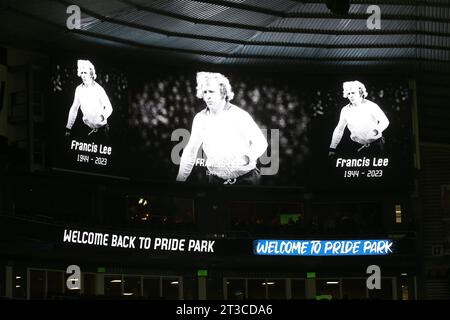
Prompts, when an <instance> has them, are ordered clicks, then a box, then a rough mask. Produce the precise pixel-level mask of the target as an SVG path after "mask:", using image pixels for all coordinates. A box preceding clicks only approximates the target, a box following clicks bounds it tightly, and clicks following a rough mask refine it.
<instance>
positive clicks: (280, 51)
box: [0, 0, 450, 70]
mask: <svg viewBox="0 0 450 320" xmlns="http://www.w3.org/2000/svg"><path fill="white" fill-rule="evenodd" d="M338 1H341V0H338ZM326 2H327V1H325V0H322V1H320V0H316V1H307V0H305V1H301V0H229V1H225V0H195V1H194V0H173V1H171V0H153V1H148V0H147V1H145V0H70V1H66V0H33V1H29V0H14V1H9V2H4V1H3V2H2V5H1V7H0V27H1V30H2V31H1V33H0V43H1V44H3V45H10V46H20V47H24V46H25V45H26V46H29V47H30V48H31V47H32V48H33V49H42V50H53V49H54V48H61V49H65V50H74V51H76V52H84V51H87V50H104V51H105V52H108V53H109V54H111V55H116V56H122V57H126V58H127V59H136V61H139V60H150V59H152V58H158V59H162V58H163V59H165V60H167V61H169V60H173V61H179V62H183V63H186V62H188V63H189V62H192V63H205V64H214V65H277V64H283V63H286V62H288V63H289V64H303V65H308V64H314V63H319V64H321V65H327V64H329V65H344V66H345V65H356V66H368V65H369V66H377V65H387V64H397V65H398V64H405V65H426V66H431V67H433V66H435V68H437V69H439V70H442V68H446V70H450V0H424V1H419V0H410V1H408V0H352V1H350V10H349V13H348V14H347V15H336V14H334V13H332V12H330V10H329V9H328V8H327V5H326ZM70 5H77V6H78V7H79V8H80V11H81V24H80V29H73V30H69V29H68V28H67V26H66V23H67V20H68V18H69V17H70V16H71V14H72V12H70V13H67V8H68V7H69V6H70ZM371 5H376V6H378V7H379V9H380V14H381V21H380V23H381V25H380V27H381V28H380V29H370V28H368V25H367V22H368V19H369V17H371V16H372V14H373V11H369V13H368V8H369V6H371ZM372 17H373V16H372ZM369 22H373V20H370V21H369Z"/></svg>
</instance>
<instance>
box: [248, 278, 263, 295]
mask: <svg viewBox="0 0 450 320" xmlns="http://www.w3.org/2000/svg"><path fill="white" fill-rule="evenodd" d="M247 283H248V298H249V299H266V279H248V280H247Z"/></svg>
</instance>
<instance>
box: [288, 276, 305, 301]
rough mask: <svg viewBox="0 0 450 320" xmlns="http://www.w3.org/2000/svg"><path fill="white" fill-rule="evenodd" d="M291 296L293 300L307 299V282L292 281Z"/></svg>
mask: <svg viewBox="0 0 450 320" xmlns="http://www.w3.org/2000/svg"><path fill="white" fill-rule="evenodd" d="M291 295H292V299H297V300H304V299H306V285H305V280H291Z"/></svg>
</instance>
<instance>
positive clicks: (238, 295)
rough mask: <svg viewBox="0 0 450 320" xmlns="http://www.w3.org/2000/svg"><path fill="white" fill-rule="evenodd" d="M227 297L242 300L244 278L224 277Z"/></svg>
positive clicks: (243, 296)
mask: <svg viewBox="0 0 450 320" xmlns="http://www.w3.org/2000/svg"><path fill="white" fill-rule="evenodd" d="M226 282H227V299H228V300H244V299H245V280H244V279H226Z"/></svg>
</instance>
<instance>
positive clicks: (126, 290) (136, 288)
mask: <svg viewBox="0 0 450 320" xmlns="http://www.w3.org/2000/svg"><path fill="white" fill-rule="evenodd" d="M123 285H124V286H123V295H124V296H131V297H140V296H141V278H140V277H136V276H134V277H124V284H123Z"/></svg>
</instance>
